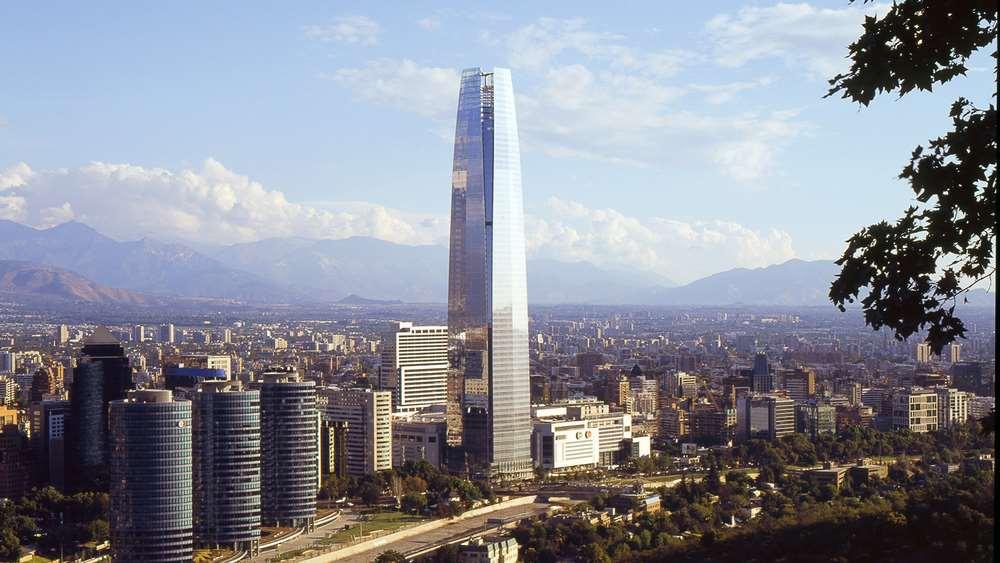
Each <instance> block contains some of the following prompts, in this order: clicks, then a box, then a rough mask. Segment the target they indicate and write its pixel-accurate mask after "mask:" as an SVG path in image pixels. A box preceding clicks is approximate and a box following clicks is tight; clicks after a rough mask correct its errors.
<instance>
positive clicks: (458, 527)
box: [339, 503, 550, 563]
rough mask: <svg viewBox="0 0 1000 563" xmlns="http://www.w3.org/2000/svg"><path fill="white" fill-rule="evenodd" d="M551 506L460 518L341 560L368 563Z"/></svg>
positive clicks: (538, 512)
mask: <svg viewBox="0 0 1000 563" xmlns="http://www.w3.org/2000/svg"><path fill="white" fill-rule="evenodd" d="M549 506H550V505H549V504H542V503H532V504H525V505H522V506H512V507H510V508H505V509H503V510H497V511H496V512H491V513H489V514H484V515H482V516H476V517H473V518H466V519H464V520H458V521H455V522H451V523H449V524H447V525H445V526H441V527H440V528H438V529H436V530H431V531H429V532H426V533H423V534H420V535H419V536H414V537H410V538H406V539H401V540H398V541H394V542H392V543H389V544H386V545H381V546H378V547H376V548H373V549H370V550H368V551H364V552H361V553H358V554H357V555H353V556H351V557H345V558H343V559H340V560H339V561H341V562H344V563H366V562H368V561H372V560H373V559H375V558H376V557H378V554H379V553H382V552H383V551H388V550H390V549H394V550H396V551H398V552H400V553H409V552H411V551H415V550H418V549H420V548H423V547H428V546H431V545H436V544H439V543H443V542H444V541H445V540H447V539H449V538H453V537H456V536H460V535H463V534H467V533H469V532H472V531H474V530H476V529H477V528H479V527H481V526H483V525H485V524H486V521H487V520H489V519H490V518H509V517H512V516H518V515H520V514H522V513H530V514H531V515H535V516H537V515H539V514H542V513H544V512H546V511H547V510H548V509H549Z"/></svg>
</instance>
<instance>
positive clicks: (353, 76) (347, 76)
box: [324, 59, 460, 118]
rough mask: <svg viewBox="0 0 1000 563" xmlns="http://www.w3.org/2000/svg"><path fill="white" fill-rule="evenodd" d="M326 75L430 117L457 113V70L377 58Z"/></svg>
mask: <svg viewBox="0 0 1000 563" xmlns="http://www.w3.org/2000/svg"><path fill="white" fill-rule="evenodd" d="M324 76H325V77H327V78H332V79H333V80H335V81H337V82H339V83H340V84H342V85H344V86H346V87H347V88H349V89H350V90H351V91H352V92H353V93H354V96H355V97H357V98H359V99H362V100H366V101H369V102H374V103H378V104H384V105H388V106H392V107H395V108H398V109H401V110H405V111H410V112H413V113H416V114H419V115H423V116H427V117H437V118H442V117H444V116H447V115H454V113H455V106H456V104H457V103H458V85H459V77H460V74H459V73H458V71H457V70H455V69H452V68H442V67H424V66H420V65H419V64H417V63H416V62H414V61H411V60H409V59H402V60H394V59H376V60H372V61H368V63H366V64H365V66H363V67H358V68H341V69H338V70H337V71H336V72H334V73H333V74H331V75H324Z"/></svg>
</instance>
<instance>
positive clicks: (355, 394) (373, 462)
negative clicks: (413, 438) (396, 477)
mask: <svg viewBox="0 0 1000 563" xmlns="http://www.w3.org/2000/svg"><path fill="white" fill-rule="evenodd" d="M319 395H320V403H321V405H320V406H321V408H322V410H323V417H324V418H325V419H326V420H327V421H331V422H334V421H339V422H346V423H347V424H348V430H347V474H348V475H352V476H355V477H360V476H362V475H365V474H367V473H376V472H378V471H383V470H385V469H391V468H392V394H391V393H390V392H389V391H373V390H371V389H359V388H338V387H327V388H323V389H320V391H319Z"/></svg>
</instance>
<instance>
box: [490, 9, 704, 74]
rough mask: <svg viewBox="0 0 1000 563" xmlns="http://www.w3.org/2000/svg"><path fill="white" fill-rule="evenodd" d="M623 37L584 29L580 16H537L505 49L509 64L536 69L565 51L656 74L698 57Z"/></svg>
mask: <svg viewBox="0 0 1000 563" xmlns="http://www.w3.org/2000/svg"><path fill="white" fill-rule="evenodd" d="M626 39H627V38H626V37H625V36H624V35H621V34H616V33H608V32H597V31H592V30H590V29H587V22H586V21H585V20H583V19H580V18H576V19H568V20H559V19H553V18H540V19H539V20H538V21H536V22H534V23H531V24H528V25H525V26H522V27H521V28H519V29H517V30H516V31H514V32H513V33H512V34H510V36H509V37H508V38H507V48H508V51H509V59H510V64H511V66H512V67H514V68H524V69H527V70H536V71H538V70H543V69H545V68H546V67H548V66H549V65H550V64H552V63H553V62H554V61H555V59H557V58H558V57H559V55H561V54H563V53H564V52H571V53H573V54H579V55H583V56H584V57H587V58H590V59H595V60H599V61H601V62H604V63H607V64H609V65H610V66H611V67H612V68H614V69H616V70H619V71H629V72H636V73H639V74H644V75H649V76H656V77H667V76H673V75H674V74H676V73H677V72H679V71H680V70H681V69H682V68H683V67H684V66H685V65H687V64H690V63H692V62H694V61H695V59H696V58H697V57H696V56H695V54H694V53H692V52H689V51H685V50H680V49H670V50H663V51H653V52H645V51H640V50H637V49H634V48H632V47H630V46H628V45H626V44H625V40H626Z"/></svg>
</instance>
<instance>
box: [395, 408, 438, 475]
mask: <svg viewBox="0 0 1000 563" xmlns="http://www.w3.org/2000/svg"><path fill="white" fill-rule="evenodd" d="M437 418H438V419H436V420H433V419H427V420H423V419H421V418H420V417H414V418H413V419H411V420H404V419H395V420H393V421H392V466H393V467H401V466H402V465H403V464H404V463H406V462H407V461H426V462H427V463H429V464H431V465H433V466H434V467H438V468H440V467H442V465H443V464H444V447H445V443H446V442H447V439H448V425H447V423H445V421H444V417H443V416H442V417H437Z"/></svg>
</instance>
